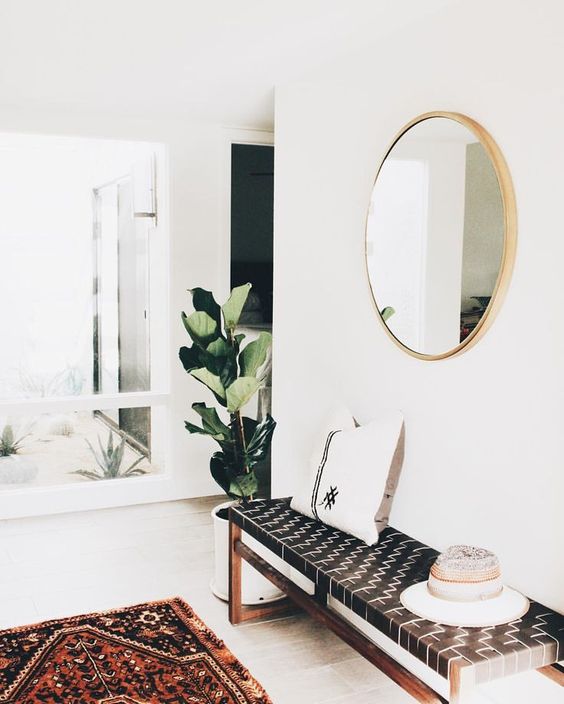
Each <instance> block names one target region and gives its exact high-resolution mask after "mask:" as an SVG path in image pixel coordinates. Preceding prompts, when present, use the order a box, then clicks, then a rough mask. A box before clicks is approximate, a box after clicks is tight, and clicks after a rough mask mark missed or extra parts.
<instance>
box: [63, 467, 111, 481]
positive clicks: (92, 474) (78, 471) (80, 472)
mask: <svg viewBox="0 0 564 704" xmlns="http://www.w3.org/2000/svg"><path fill="white" fill-rule="evenodd" d="M69 474H78V475H79V476H80V477H84V478H85V479H93V480H96V481H98V480H100V479H105V477H103V476H101V475H100V474H96V472H90V471H89V470H87V469H76V470H75V471H74V472H69Z"/></svg>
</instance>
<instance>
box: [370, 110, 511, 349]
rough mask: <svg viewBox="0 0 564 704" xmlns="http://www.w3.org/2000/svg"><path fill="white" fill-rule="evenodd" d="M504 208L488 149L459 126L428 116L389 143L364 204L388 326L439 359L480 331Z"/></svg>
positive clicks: (376, 286) (496, 267)
mask: <svg viewBox="0 0 564 704" xmlns="http://www.w3.org/2000/svg"><path fill="white" fill-rule="evenodd" d="M504 228H505V225H504V207H503V200H502V194H501V189H500V184H499V181H498V177H497V175H496V171H495V168H494V164H493V163H492V160H491V158H490V156H489V153H488V151H487V150H486V148H485V147H484V145H483V144H482V143H481V142H480V139H479V138H478V136H477V135H476V134H475V132H474V131H472V130H471V129H469V128H468V127H466V126H465V125H464V124H462V123H460V122H458V121H457V120H454V119H450V118H447V117H429V118H426V119H423V120H422V121H420V122H417V123H415V124H414V125H413V126H412V127H410V128H409V129H408V130H407V131H405V132H404V133H403V134H402V135H401V136H400V138H399V139H398V140H397V141H396V142H395V144H394V146H393V147H392V149H391V150H390V151H389V153H388V155H387V156H386V158H385V160H384V162H383V164H382V166H381V168H380V171H379V173H378V176H377V179H376V182H375V185H374V189H373V191H372V197H371V201H370V207H369V213H368V219H367V230H366V238H367V242H366V255H367V266H368V274H369V278H370V285H371V287H372V292H373V295H374V299H375V301H376V305H377V307H378V310H379V312H380V315H381V317H382V319H383V320H384V322H385V325H386V326H387V327H388V329H389V331H390V332H391V333H392V335H393V336H394V337H395V338H396V339H397V340H398V341H399V342H400V343H401V344H402V345H404V346H405V347H407V348H409V350H412V351H414V352H417V353H419V354H423V355H429V356H436V355H444V354H446V353H448V352H449V351H451V350H454V349H455V348H457V347H459V346H460V344H461V343H464V342H465V341H467V340H468V339H469V338H470V337H471V336H472V335H473V332H474V331H475V330H476V327H477V326H478V325H479V324H480V321H481V320H482V318H483V316H484V314H485V312H486V310H487V309H488V306H489V304H490V301H491V300H492V296H493V295H494V293H495V290H496V283H497V281H498V276H499V274H500V269H501V265H502V260H503V250H504V239H505V230H504Z"/></svg>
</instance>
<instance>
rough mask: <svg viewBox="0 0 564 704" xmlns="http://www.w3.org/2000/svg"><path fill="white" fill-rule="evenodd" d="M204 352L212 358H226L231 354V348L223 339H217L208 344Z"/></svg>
mask: <svg viewBox="0 0 564 704" xmlns="http://www.w3.org/2000/svg"><path fill="white" fill-rule="evenodd" d="M206 352H208V354H211V355H212V357H228V356H229V355H231V354H233V348H232V347H231V346H230V345H228V344H227V342H226V341H225V340H224V339H223V337H218V338H217V340H214V341H213V342H210V344H209V345H208V346H207V347H206Z"/></svg>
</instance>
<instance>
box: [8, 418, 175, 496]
mask: <svg viewBox="0 0 564 704" xmlns="http://www.w3.org/2000/svg"><path fill="white" fill-rule="evenodd" d="M120 421H121V425H122V428H123V427H125V428H127V430H123V429H122V430H120V429H119V425H118V424H119V422H120ZM164 428H165V411H164V409H163V408H162V407H154V408H126V409H116V410H115V411H94V412H91V411H77V412H74V413H65V414H44V415H41V416H39V417H22V416H20V417H11V418H1V419H0V491H3V490H8V489H13V488H22V487H28V486H29V487H33V486H47V485H57V484H69V483H73V484H78V483H88V482H94V481H98V480H101V479H104V480H111V479H114V478H121V477H127V478H128V479H129V480H132V479H134V478H135V477H137V476H144V475H147V474H154V473H156V472H159V471H161V469H162V467H163V461H164V446H165V441H164ZM110 437H111V440H110ZM122 442H123V455H122V457H121V461H120V454H121V450H120V445H121V443H122ZM112 449H113V452H114V453H116V451H117V452H118V454H114V455H113V456H112V453H111V452H110V450H112Z"/></svg>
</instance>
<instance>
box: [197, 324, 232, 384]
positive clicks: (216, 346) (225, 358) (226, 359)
mask: <svg viewBox="0 0 564 704" xmlns="http://www.w3.org/2000/svg"><path fill="white" fill-rule="evenodd" d="M202 362H203V363H204V365H205V367H206V369H208V371H210V372H211V373H212V374H215V375H216V376H218V377H219V378H220V380H221V383H222V384H223V386H224V387H225V388H227V387H228V386H230V385H231V384H232V383H233V382H234V381H235V379H236V378H237V373H238V367H237V353H236V350H235V348H234V347H232V346H231V345H229V344H228V343H227V342H226V341H225V340H224V339H223V338H221V337H218V339H217V340H214V341H213V342H212V343H211V344H209V345H208V347H207V349H206V350H205V351H204V352H203V353H202Z"/></svg>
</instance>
